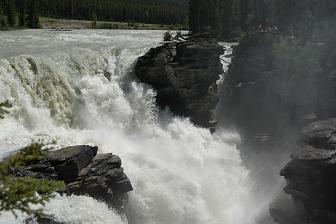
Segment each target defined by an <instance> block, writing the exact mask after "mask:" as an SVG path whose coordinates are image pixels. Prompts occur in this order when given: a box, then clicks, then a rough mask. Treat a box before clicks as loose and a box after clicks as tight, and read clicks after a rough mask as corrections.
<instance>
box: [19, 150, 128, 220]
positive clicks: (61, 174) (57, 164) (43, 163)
mask: <svg viewBox="0 0 336 224" xmlns="http://www.w3.org/2000/svg"><path fill="white" fill-rule="evenodd" d="M97 151H98V148H97V147H92V146H86V145H78V146H71V147H66V148H62V149H59V150H55V151H51V152H49V153H48V155H47V157H45V158H44V159H42V160H40V161H37V162H34V163H32V164H30V165H28V166H25V167H21V168H19V169H17V170H13V173H14V174H15V175H16V176H29V177H34V178H45V179H52V180H61V181H64V182H65V184H66V187H65V189H63V190H61V191H60V192H59V193H65V194H68V195H71V194H75V195H87V196H90V197H92V198H95V199H97V200H100V201H104V202H106V203H107V204H108V205H109V206H112V207H113V208H114V209H115V210H117V211H119V212H122V211H123V209H124V207H125V206H126V204H127V202H128V195H127V193H128V192H130V191H132V190H133V187H132V184H131V182H130V180H129V179H128V177H127V176H126V174H125V173H124V171H123V168H122V167H121V160H120V158H119V157H118V156H116V155H113V154H97ZM49 221H50V220H44V221H41V223H48V222H49ZM50 222H51V221H50Z"/></svg>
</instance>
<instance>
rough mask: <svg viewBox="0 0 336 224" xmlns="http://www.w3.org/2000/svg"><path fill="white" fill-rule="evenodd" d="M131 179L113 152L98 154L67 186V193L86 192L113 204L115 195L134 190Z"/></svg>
mask: <svg viewBox="0 0 336 224" xmlns="http://www.w3.org/2000/svg"><path fill="white" fill-rule="evenodd" d="M132 190H133V187H132V185H131V182H130V180H129V179H128V177H127V176H126V175H125V174H124V171H123V168H121V160H120V158H119V157H118V156H115V155H112V154H102V155H97V156H96V157H95V158H94V159H93V160H92V162H91V163H90V164H89V166H88V167H86V168H84V169H83V170H82V171H81V172H80V173H79V176H78V178H77V180H76V181H75V182H73V183H71V184H69V185H68V186H67V193H69V194H71V193H74V194H80V193H81V192H85V193H86V194H88V195H89V196H91V197H93V198H97V199H100V200H105V201H106V200H108V201H110V202H111V203H112V204H113V199H114V196H120V195H123V194H126V193H127V192H129V191H132Z"/></svg>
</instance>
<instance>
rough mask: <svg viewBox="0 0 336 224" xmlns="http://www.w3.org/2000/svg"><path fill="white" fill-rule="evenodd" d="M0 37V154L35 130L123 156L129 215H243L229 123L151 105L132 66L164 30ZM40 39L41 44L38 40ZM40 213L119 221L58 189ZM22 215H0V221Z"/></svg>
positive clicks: (167, 221) (166, 219)
mask: <svg viewBox="0 0 336 224" xmlns="http://www.w3.org/2000/svg"><path fill="white" fill-rule="evenodd" d="M1 35H3V37H1V39H2V41H1V43H0V58H3V59H0V101H4V100H6V99H8V100H10V102H11V103H12V104H13V108H12V109H11V113H10V115H8V116H6V118H5V119H3V120H0V156H1V157H3V156H5V155H6V154H8V153H9V152H10V151H13V150H16V149H18V148H19V147H21V146H24V145H26V144H28V143H30V142H31V140H32V139H33V140H36V139H47V140H48V139H49V140H51V139H56V140H58V145H59V146H68V145H75V144H90V145H97V146H98V147H99V149H100V152H102V153H107V152H112V153H114V154H117V155H119V156H120V157H121V159H122V161H123V167H124V168H125V173H127V175H128V176H129V178H130V180H131V182H132V184H133V186H134V191H133V192H132V193H130V200H129V205H128V208H127V212H126V215H127V219H128V223H130V224H172V223H174V224H204V223H207V224H223V223H225V224H247V223H248V224H250V223H253V220H252V219H253V217H254V214H253V209H251V205H250V203H249V190H250V185H251V182H250V180H249V177H248V171H247V170H246V169H245V168H244V167H243V166H242V164H241V158H240V155H239V152H238V150H236V147H235V143H236V142H237V141H238V140H239V136H237V134H235V133H229V132H225V131H218V132H216V133H214V134H212V135H211V134H210V132H209V131H208V130H206V129H202V128H198V127H195V126H194V125H193V124H191V122H190V121H189V120H188V119H184V118H179V117H174V116H173V115H172V114H170V113H169V111H161V112H159V111H158V109H157V107H156V106H155V92H154V91H153V90H152V89H151V88H150V87H149V86H146V85H144V84H139V83H138V82H137V80H136V79H135V77H134V76H133V75H132V73H131V72H130V71H131V69H132V65H133V63H134V62H135V60H136V59H137V58H138V57H139V56H140V55H142V54H144V53H145V52H146V51H147V50H148V49H149V48H150V47H153V46H156V45H158V43H159V41H160V39H161V37H162V35H163V32H162V31H97V30H91V31H71V32H51V31H31V30H25V31H15V32H4V34H1ZM41 46H49V47H47V48H42V47H41ZM45 211H46V213H47V214H50V215H53V216H54V217H55V219H56V220H58V221H62V222H66V223H76V224H77V223H78V224H79V223H97V224H99V223H113V224H120V223H127V221H125V219H124V218H122V217H118V215H116V214H115V213H114V212H113V211H112V210H109V209H108V208H107V206H106V205H105V204H104V203H101V202H98V201H95V200H93V199H91V198H88V197H83V196H81V197H78V196H69V197H67V196H57V197H56V198H55V199H53V200H52V201H51V202H49V203H48V204H47V206H46V210H45ZM23 219H24V216H19V217H18V218H15V217H14V216H12V215H11V214H10V213H2V214H1V215H0V223H23Z"/></svg>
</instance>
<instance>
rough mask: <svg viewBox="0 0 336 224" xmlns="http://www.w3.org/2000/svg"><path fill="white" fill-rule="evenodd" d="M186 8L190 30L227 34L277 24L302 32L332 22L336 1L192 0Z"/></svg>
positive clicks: (283, 30)
mask: <svg viewBox="0 0 336 224" xmlns="http://www.w3.org/2000/svg"><path fill="white" fill-rule="evenodd" d="M189 7H190V9H189V10H190V29H191V30H192V31H193V32H196V33H197V32H204V31H210V32H213V33H216V34H218V35H223V36H226V37H227V36H230V35H231V36H232V35H233V36H234V35H237V34H239V33H241V32H248V31H251V30H257V29H260V28H268V29H270V28H272V27H273V28H275V27H276V29H279V31H281V32H285V33H289V34H293V35H296V34H299V33H300V34H301V35H302V34H303V35H304V34H305V33H307V32H312V31H313V29H314V27H325V26H328V25H330V23H331V22H333V21H332V20H334V19H335V11H336V1H334V0H318V1H317V0H191V1H190V5H189ZM307 25H308V26H307ZM314 25H316V26H314ZM308 27H309V29H307V28H308Z"/></svg>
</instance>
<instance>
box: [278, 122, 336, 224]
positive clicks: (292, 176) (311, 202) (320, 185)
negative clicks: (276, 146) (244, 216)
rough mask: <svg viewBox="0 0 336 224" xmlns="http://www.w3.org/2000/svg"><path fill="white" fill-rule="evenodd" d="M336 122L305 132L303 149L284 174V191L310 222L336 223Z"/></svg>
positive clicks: (303, 133) (296, 154)
mask: <svg viewBox="0 0 336 224" xmlns="http://www.w3.org/2000/svg"><path fill="white" fill-rule="evenodd" d="M335 121H336V119H329V120H325V121H319V122H315V123H312V124H310V125H308V126H307V127H305V128H304V129H303V131H302V136H301V138H300V139H301V141H300V142H299V144H300V146H299V148H298V150H297V151H296V152H294V153H293V154H292V159H293V160H292V161H291V162H289V163H288V164H287V165H286V166H285V167H284V168H283V169H282V171H281V173H280V174H281V175H282V176H284V177H285V178H286V180H287V186H286V187H285V192H286V193H288V194H289V195H291V196H292V198H293V201H294V203H295V205H296V210H297V212H298V214H299V215H300V216H301V217H304V218H305V219H306V220H308V221H309V223H323V224H331V223H336V204H335V200H336V191H335V189H336V182H335V181H334V180H335V177H336V149H335V145H334V140H333V135H334V133H335V132H336V125H335V124H336V123H335Z"/></svg>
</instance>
